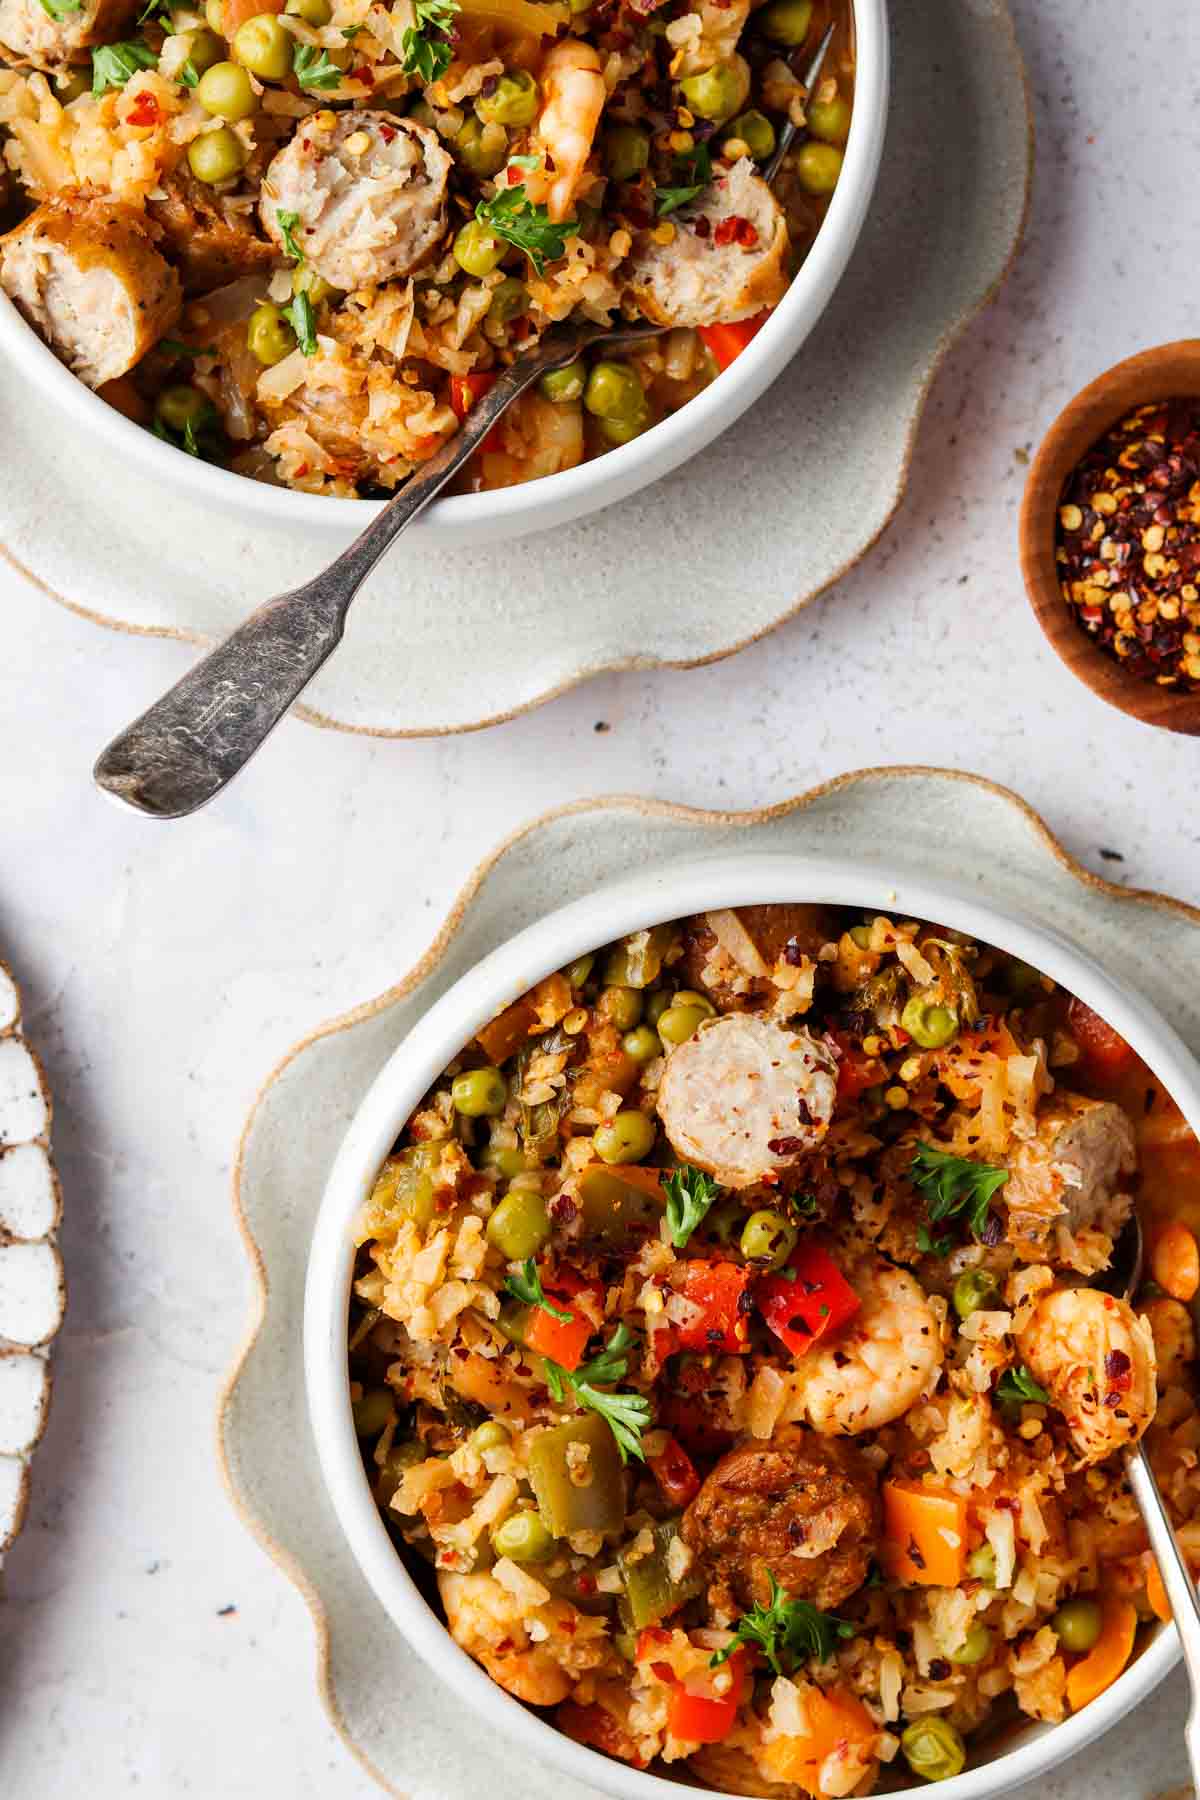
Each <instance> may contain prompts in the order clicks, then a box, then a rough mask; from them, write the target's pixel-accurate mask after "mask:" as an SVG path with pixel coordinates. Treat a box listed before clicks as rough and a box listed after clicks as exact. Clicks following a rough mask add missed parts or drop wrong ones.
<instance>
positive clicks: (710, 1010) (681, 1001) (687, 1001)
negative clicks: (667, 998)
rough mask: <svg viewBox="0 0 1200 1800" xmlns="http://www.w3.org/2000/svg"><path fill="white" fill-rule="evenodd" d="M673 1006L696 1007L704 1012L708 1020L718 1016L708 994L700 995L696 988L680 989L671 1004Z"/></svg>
mask: <svg viewBox="0 0 1200 1800" xmlns="http://www.w3.org/2000/svg"><path fill="white" fill-rule="evenodd" d="M671 1004H672V1006H694V1007H695V1008H696V1009H697V1011H699V1012H702V1013H703V1014H704V1016H705V1018H706V1019H712V1018H715V1016H716V1011H717V1009H716V1007H715V1006H714V1005H713V1003H712V1001H711V1000H710V999H709V998H708V996H707V995H706V994H698V993H697V992H696V990H695V988H680V989H679V991H678V993H677V994H676V995H675V998H674V1000H673V1001H672V1002H671Z"/></svg>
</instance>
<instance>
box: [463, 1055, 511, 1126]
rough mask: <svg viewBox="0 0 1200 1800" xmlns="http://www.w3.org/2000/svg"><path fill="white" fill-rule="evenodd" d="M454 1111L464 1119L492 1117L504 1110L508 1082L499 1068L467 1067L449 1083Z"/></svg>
mask: <svg viewBox="0 0 1200 1800" xmlns="http://www.w3.org/2000/svg"><path fill="white" fill-rule="evenodd" d="M450 1098H451V1099H452V1100H453V1102H454V1110H455V1112H459V1113H461V1114H462V1115H463V1117H464V1118H465V1119H494V1118H496V1116H497V1115H498V1114H499V1113H502V1112H503V1111H504V1105H505V1102H506V1100H507V1099H508V1083H507V1081H505V1079H504V1077H503V1075H502V1074H501V1073H500V1071H499V1069H493V1068H483V1069H468V1071H467V1073H466V1074H465V1075H456V1076H455V1077H454V1080H453V1081H452V1082H451V1084H450Z"/></svg>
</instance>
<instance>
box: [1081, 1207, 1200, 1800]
mask: <svg viewBox="0 0 1200 1800" xmlns="http://www.w3.org/2000/svg"><path fill="white" fill-rule="evenodd" d="M1144 1248H1145V1247H1144V1243H1143V1238H1142V1222H1141V1220H1140V1219H1139V1218H1138V1216H1137V1214H1136V1212H1135V1213H1133V1214H1131V1216H1130V1218H1129V1221H1128V1223H1127V1224H1126V1226H1125V1228H1124V1230H1123V1231H1122V1233H1121V1235H1120V1237H1119V1238H1118V1240H1117V1244H1116V1248H1115V1251H1114V1254H1113V1267H1112V1269H1111V1270H1110V1271H1106V1274H1107V1276H1108V1280H1107V1281H1100V1282H1097V1283H1096V1284H1095V1285H1097V1286H1111V1287H1112V1288H1113V1289H1114V1290H1116V1289H1117V1288H1118V1286H1119V1288H1120V1292H1121V1294H1122V1297H1123V1298H1124V1299H1125V1300H1131V1299H1132V1298H1133V1296H1134V1294H1136V1293H1137V1291H1138V1289H1139V1287H1140V1286H1141V1281H1142V1260H1143V1256H1144ZM1121 1269H1125V1270H1126V1271H1127V1273H1126V1275H1125V1280H1124V1282H1123V1283H1121V1282H1120V1274H1119V1271H1120V1270H1121ZM1125 1473H1126V1476H1127V1477H1128V1480H1129V1486H1130V1489H1131V1491H1132V1493H1133V1497H1134V1499H1135V1500H1136V1501H1137V1503H1138V1509H1139V1511H1140V1512H1141V1515H1142V1518H1143V1520H1144V1521H1145V1525H1146V1531H1147V1534H1148V1536H1149V1538H1150V1548H1151V1549H1152V1550H1153V1552H1154V1555H1155V1558H1156V1559H1157V1562H1158V1567H1159V1573H1160V1574H1161V1575H1162V1579H1163V1586H1164V1588H1165V1589H1166V1591H1167V1598H1168V1600H1169V1601H1170V1602H1171V1611H1172V1612H1173V1613H1174V1615H1175V1624H1176V1627H1177V1628H1178V1631H1179V1642H1180V1645H1181V1646H1182V1649H1183V1660H1184V1662H1185V1663H1186V1664H1187V1672H1188V1680H1189V1682H1190V1683H1191V1690H1192V1704H1191V1708H1190V1711H1189V1713H1188V1721H1187V1725H1186V1726H1185V1727H1184V1733H1183V1737H1184V1742H1185V1744H1186V1745H1187V1753H1188V1760H1189V1762H1190V1763H1191V1768H1192V1781H1193V1784H1194V1786H1195V1789H1196V1793H1197V1794H1200V1599H1197V1595H1196V1585H1195V1582H1194V1581H1193V1580H1192V1577H1191V1575H1190V1573H1189V1572H1188V1566H1187V1564H1186V1563H1185V1562H1184V1560H1183V1552H1182V1551H1181V1550H1180V1548H1179V1540H1178V1539H1177V1538H1176V1536H1175V1527H1174V1526H1173V1525H1172V1523H1171V1519H1170V1515H1169V1514H1168V1512H1167V1508H1166V1505H1165V1503H1164V1501H1163V1497H1162V1494H1161V1493H1160V1491H1159V1486H1158V1482H1157V1481H1156V1480H1155V1478H1154V1471H1153V1470H1152V1469H1151V1467H1150V1459H1149V1457H1148V1456H1147V1455H1146V1452H1145V1449H1144V1448H1143V1443H1142V1441H1141V1440H1139V1442H1138V1443H1136V1444H1134V1445H1132V1446H1131V1447H1130V1448H1129V1449H1128V1450H1127V1451H1126V1452H1125Z"/></svg>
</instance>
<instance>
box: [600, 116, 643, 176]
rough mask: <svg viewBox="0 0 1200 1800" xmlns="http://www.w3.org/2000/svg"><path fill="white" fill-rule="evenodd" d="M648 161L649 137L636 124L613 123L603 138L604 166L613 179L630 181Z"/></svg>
mask: <svg viewBox="0 0 1200 1800" xmlns="http://www.w3.org/2000/svg"><path fill="white" fill-rule="evenodd" d="M649 161H650V139H649V138H648V137H647V136H646V133H645V132H644V131H639V130H638V128H637V126H636V125H614V126H612V127H611V129H610V130H609V131H608V133H607V135H606V137H605V139H604V167H605V168H606V170H607V171H608V173H609V174H610V175H611V176H612V178H613V180H614V181H632V180H633V179H634V177H635V176H636V175H640V174H641V172H642V170H643V169H644V168H645V167H646V165H647V163H648V162H649Z"/></svg>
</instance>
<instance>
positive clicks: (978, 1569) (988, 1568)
mask: <svg viewBox="0 0 1200 1800" xmlns="http://www.w3.org/2000/svg"><path fill="white" fill-rule="evenodd" d="M967 1574H968V1575H972V1576H974V1578H975V1580H976V1581H982V1582H983V1583H984V1584H985V1585H986V1586H987V1587H995V1585H996V1552H995V1551H994V1550H993V1549H992V1546H991V1545H990V1544H980V1546H979V1548H978V1550H972V1552H971V1554H970V1556H968V1558H967Z"/></svg>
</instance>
